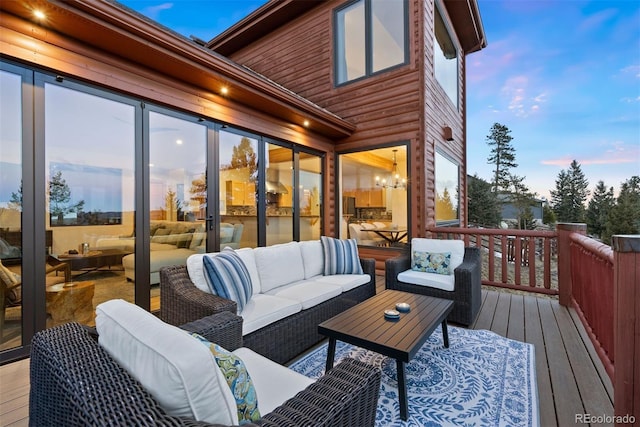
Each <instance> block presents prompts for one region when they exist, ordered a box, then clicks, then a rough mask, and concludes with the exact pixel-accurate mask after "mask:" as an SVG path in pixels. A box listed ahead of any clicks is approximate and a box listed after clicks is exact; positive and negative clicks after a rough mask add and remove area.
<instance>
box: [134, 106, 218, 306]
mask: <svg viewBox="0 0 640 427" xmlns="http://www.w3.org/2000/svg"><path fill="white" fill-rule="evenodd" d="M147 133H148V135H149V220H150V223H149V241H150V246H149V249H150V252H149V257H150V262H149V267H150V271H149V284H150V285H151V295H150V297H151V310H152V311H154V310H157V309H159V304H160V303H161V302H160V301H159V299H160V290H159V284H160V269H161V268H162V267H165V266H170V265H186V262H187V258H188V257H189V256H190V255H193V254H195V253H204V252H206V248H207V234H206V228H207V227H206V208H207V191H206V190H207V185H206V176H207V173H206V172H207V161H206V159H207V126H206V125H204V124H201V123H199V122H198V121H197V119H196V118H193V117H183V116H178V115H176V114H175V113H174V114H171V115H169V114H164V113H161V112H156V111H150V112H149V118H148V131H147ZM129 264H130V263H124V268H125V270H127V277H128V278H132V279H133V278H134V277H133V273H134V270H133V268H130V267H133V266H132V265H129ZM129 271H131V275H130V274H129Z"/></svg>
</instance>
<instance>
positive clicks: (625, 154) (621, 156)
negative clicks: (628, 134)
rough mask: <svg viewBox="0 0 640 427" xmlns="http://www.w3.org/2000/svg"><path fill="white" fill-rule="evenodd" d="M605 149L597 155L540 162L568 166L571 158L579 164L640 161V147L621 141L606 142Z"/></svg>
mask: <svg viewBox="0 0 640 427" xmlns="http://www.w3.org/2000/svg"><path fill="white" fill-rule="evenodd" d="M607 147H608V148H607V149H605V150H604V152H602V153H600V154H599V155H591V156H589V157H583V158H579V157H572V156H564V157H560V158H557V159H549V160H542V161H541V162H540V163H542V164H543V165H547V166H560V167H563V168H564V167H568V166H569V165H570V164H571V162H572V161H573V160H576V161H577V162H578V163H580V165H585V166H587V165H617V164H624V163H638V161H640V147H638V146H637V145H627V144H625V143H624V142H622V141H615V142H612V143H610V144H607Z"/></svg>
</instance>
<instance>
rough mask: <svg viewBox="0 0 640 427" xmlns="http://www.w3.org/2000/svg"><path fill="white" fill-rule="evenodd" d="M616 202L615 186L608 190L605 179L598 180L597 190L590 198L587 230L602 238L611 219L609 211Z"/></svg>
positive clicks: (586, 216) (586, 217)
mask: <svg viewBox="0 0 640 427" xmlns="http://www.w3.org/2000/svg"><path fill="white" fill-rule="evenodd" d="M614 204H615V196H614V194H613V187H610V188H609V190H607V187H605V185H604V181H602V180H600V181H598V185H596V188H595V190H594V191H593V197H592V198H591V200H589V205H588V207H587V212H586V215H585V219H586V223H587V231H588V232H589V234H591V235H592V236H595V237H597V238H599V239H601V238H602V233H603V232H604V231H605V229H606V227H607V220H608V219H609V211H610V210H611V208H612V207H613V206H614Z"/></svg>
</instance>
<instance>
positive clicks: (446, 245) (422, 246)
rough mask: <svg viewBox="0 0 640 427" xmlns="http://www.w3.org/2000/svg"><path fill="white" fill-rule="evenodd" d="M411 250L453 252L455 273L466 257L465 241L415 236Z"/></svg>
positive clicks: (452, 262) (452, 264)
mask: <svg viewBox="0 0 640 427" xmlns="http://www.w3.org/2000/svg"><path fill="white" fill-rule="evenodd" d="M411 251H420V252H438V253H443V252H451V272H452V273H453V270H455V269H456V268H457V267H458V266H459V265H460V264H462V260H463V259H464V241H462V240H441V239H425V238H420V237H414V238H413V239H411Z"/></svg>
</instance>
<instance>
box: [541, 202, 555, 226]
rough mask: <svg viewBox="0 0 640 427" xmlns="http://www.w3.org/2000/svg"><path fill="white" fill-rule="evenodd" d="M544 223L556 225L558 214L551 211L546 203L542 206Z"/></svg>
mask: <svg viewBox="0 0 640 427" xmlns="http://www.w3.org/2000/svg"><path fill="white" fill-rule="evenodd" d="M542 222H543V223H545V224H555V223H556V213H555V212H554V211H553V209H551V206H549V204H548V203H545V204H544V206H542Z"/></svg>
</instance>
